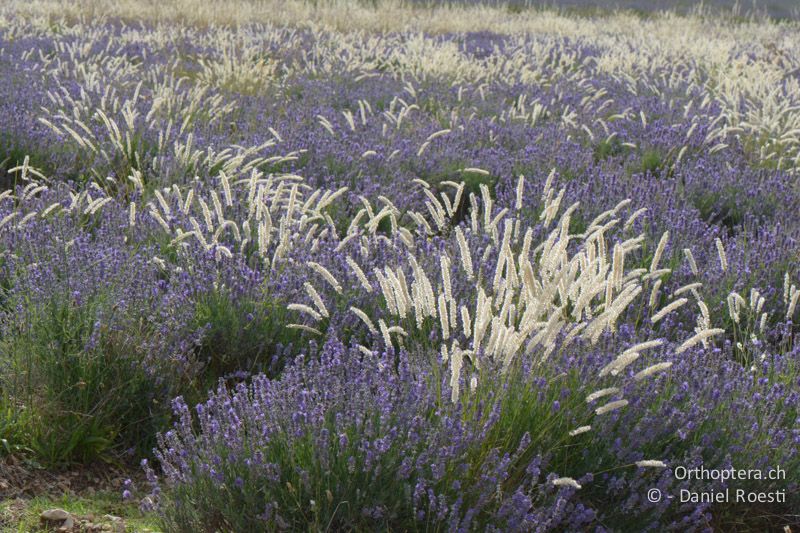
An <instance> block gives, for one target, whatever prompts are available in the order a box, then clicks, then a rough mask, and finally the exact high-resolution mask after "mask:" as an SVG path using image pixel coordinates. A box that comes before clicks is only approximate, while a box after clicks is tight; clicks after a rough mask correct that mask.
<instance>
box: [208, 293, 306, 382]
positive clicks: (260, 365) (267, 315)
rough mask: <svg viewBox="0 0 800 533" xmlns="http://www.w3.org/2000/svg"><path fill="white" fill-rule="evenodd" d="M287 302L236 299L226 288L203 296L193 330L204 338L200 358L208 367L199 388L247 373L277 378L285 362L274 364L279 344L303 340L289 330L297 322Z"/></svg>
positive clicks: (265, 298) (284, 344)
mask: <svg viewBox="0 0 800 533" xmlns="http://www.w3.org/2000/svg"><path fill="white" fill-rule="evenodd" d="M286 305H288V302H282V301H278V300H271V299H270V298H269V296H268V295H265V296H264V299H263V300H255V299H242V298H237V297H235V296H234V295H233V294H231V293H230V291H228V290H226V289H224V288H218V289H214V290H212V291H209V292H207V293H205V294H203V295H201V296H200V297H199V298H198V299H197V302H196V304H195V317H194V322H195V324H194V326H195V328H197V329H200V328H203V329H204V330H205V331H204V334H203V337H202V340H201V343H200V346H199V347H198V352H197V356H198V359H199V360H200V362H201V363H203V364H204V365H205V370H204V373H205V377H206V378H207V379H205V380H204V382H203V383H201V384H199V385H201V386H200V387H199V389H200V391H202V392H204V391H205V390H206V387H205V385H209V386H211V385H213V384H214V383H215V382H216V381H217V378H219V377H221V376H225V375H227V374H230V373H233V372H237V371H245V372H255V371H263V372H266V373H268V374H274V373H276V372H278V371H280V369H281V368H282V367H283V363H284V361H273V360H272V357H273V354H274V353H275V347H276V345H277V344H282V345H283V346H288V345H289V344H293V343H294V344H296V343H298V342H299V341H300V340H301V335H300V334H299V333H298V332H296V331H295V330H291V329H288V328H286V325H287V324H290V323H292V322H294V320H293V316H292V315H293V313H292V312H291V311H288V310H287V309H286Z"/></svg>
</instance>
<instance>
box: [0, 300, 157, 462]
mask: <svg viewBox="0 0 800 533" xmlns="http://www.w3.org/2000/svg"><path fill="white" fill-rule="evenodd" d="M14 304H15V307H16V308H17V309H19V307H20V305H21V307H22V310H23V311H22V315H21V316H20V317H19V318H20V320H18V321H17V323H16V327H15V328H13V331H12V332H11V333H10V334H9V335H7V336H6V337H4V338H3V339H2V340H0V348H2V350H0V352H2V354H3V360H2V364H3V365H4V366H5V367H6V368H7V370H6V371H5V372H4V373H3V375H2V377H0V394H2V404H3V405H4V406H7V407H11V408H13V410H14V411H15V412H16V414H15V416H14V417H13V418H11V420H10V421H9V417H8V416H4V426H5V428H4V433H7V434H9V433H10V434H11V437H12V438H13V439H14V443H15V444H14V446H16V447H18V448H19V447H24V448H28V449H30V450H32V451H33V452H34V453H35V455H36V457H37V458H38V459H39V460H40V461H41V462H43V463H45V464H60V463H69V462H74V461H80V462H87V461H91V460H95V459H98V458H102V457H105V456H107V454H108V453H110V452H112V451H115V450H119V449H120V448H127V447H139V448H140V449H142V450H147V449H149V447H150V446H152V444H153V442H154V441H153V436H154V435H155V432H156V431H157V430H158V429H160V428H161V427H163V424H164V423H165V422H166V420H167V419H168V415H167V412H166V408H165V406H164V405H162V404H159V398H162V399H163V397H164V396H168V395H166V394H164V391H162V390H161V387H160V386H159V385H158V384H157V383H155V382H154V381H155V380H154V379H153V377H152V376H151V375H150V374H149V373H148V371H147V370H146V369H145V367H144V361H145V360H147V354H145V353H142V351H141V350H142V347H143V346H144V345H145V343H144V342H142V337H143V336H146V335H154V334H155V332H154V331H151V330H150V329H149V328H148V327H147V326H146V325H138V327H140V328H141V329H139V330H137V329H136V327H135V325H134V324H130V325H128V326H127V327H121V328H119V329H111V328H108V327H107V326H105V325H102V324H100V322H99V321H98V316H100V315H101V314H102V313H103V312H106V313H108V312H110V309H111V307H112V306H111V305H110V302H107V301H104V300H103V298H102V297H98V298H95V299H91V300H89V301H87V302H82V303H78V302H76V301H74V300H72V299H71V298H69V297H66V296H65V295H58V294H54V295H53V297H52V299H51V300H50V301H49V302H48V303H47V304H46V305H44V306H36V305H33V304H31V303H30V302H26V301H16V302H14ZM4 438H7V437H4Z"/></svg>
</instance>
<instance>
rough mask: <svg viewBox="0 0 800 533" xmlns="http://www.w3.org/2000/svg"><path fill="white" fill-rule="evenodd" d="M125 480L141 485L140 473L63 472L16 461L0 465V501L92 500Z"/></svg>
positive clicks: (109, 468)
mask: <svg viewBox="0 0 800 533" xmlns="http://www.w3.org/2000/svg"><path fill="white" fill-rule="evenodd" d="M126 479H132V480H134V481H135V482H137V481H138V482H141V481H142V480H143V479H144V476H143V474H142V472H141V470H140V469H138V468H136V467H131V466H127V467H126V466H118V465H111V464H107V463H95V464H90V465H86V466H76V467H72V468H69V469H65V470H48V469H44V468H39V467H36V466H35V465H31V464H30V463H27V462H26V461H24V460H22V459H20V458H18V457H16V456H13V455H11V456H8V457H6V458H4V459H3V460H1V461H0V499H2V500H9V499H26V498H33V497H39V496H51V497H58V496H62V495H65V494H68V495H73V496H92V495H94V494H95V493H97V492H119V493H120V495H121V494H122V490H123V489H122V487H123V484H124V482H125V480H126Z"/></svg>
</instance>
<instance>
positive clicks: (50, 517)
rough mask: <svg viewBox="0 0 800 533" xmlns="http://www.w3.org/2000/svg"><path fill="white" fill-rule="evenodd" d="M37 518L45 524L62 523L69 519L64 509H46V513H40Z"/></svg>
mask: <svg viewBox="0 0 800 533" xmlns="http://www.w3.org/2000/svg"><path fill="white" fill-rule="evenodd" d="M39 518H40V519H41V520H43V521H45V522H63V521H64V520H66V519H67V518H70V515H69V513H68V512H66V511H65V510H64V509H48V510H47V511H42V514H40V515H39Z"/></svg>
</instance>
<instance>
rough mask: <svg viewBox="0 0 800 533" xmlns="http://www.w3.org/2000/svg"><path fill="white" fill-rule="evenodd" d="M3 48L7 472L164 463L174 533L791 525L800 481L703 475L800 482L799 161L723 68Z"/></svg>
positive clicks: (467, 37) (182, 33)
mask: <svg viewBox="0 0 800 533" xmlns="http://www.w3.org/2000/svg"><path fill="white" fill-rule="evenodd" d="M671 23H675V21H672V22H671ZM789 30H790V28H789V29H787V31H789ZM778 36H779V37H780V36H781V33H780V31H779V32H778ZM0 45H1V46H0V65H2V69H3V73H4V76H3V77H2V81H0V83H1V84H2V87H1V88H0V91H1V92H2V94H3V98H2V99H0V106H2V107H3V108H4V109H3V116H4V118H5V119H6V120H5V123H4V126H3V129H2V132H0V136H1V137H2V144H0V147H1V148H2V149H3V150H4V151H5V154H4V155H3V159H4V162H3V165H4V167H5V169H4V176H2V178H0V179H2V180H5V181H4V185H5V187H6V189H5V192H3V193H2V194H1V195H0V267H2V271H1V277H0V286H1V287H2V292H0V304H2V306H1V307H0V309H2V329H0V348H2V350H1V351H0V357H2V359H0V365H2V368H3V372H2V378H0V391H2V394H3V396H2V407H3V418H2V419H0V431H2V438H3V439H4V440H3V442H4V443H5V447H6V449H7V450H14V451H24V452H26V453H30V454H32V455H34V456H35V457H37V458H38V459H39V460H40V461H45V462H49V463H62V462H69V461H88V460H92V459H94V458H96V457H98V456H102V455H105V454H109V453H118V452H125V453H127V454H129V455H131V456H149V455H150V453H151V449H152V448H153V447H154V446H155V447H156V449H157V451H156V454H155V457H156V459H157V460H156V461H155V462H154V464H153V467H152V468H153V469H154V470H151V469H150V467H149V466H148V467H147V471H148V474H149V476H150V477H151V481H152V483H153V490H152V493H151V494H150V495H149V496H147V497H146V499H145V504H146V506H149V507H154V508H156V509H157V510H158V511H159V512H160V513H161V515H162V516H163V519H164V523H165V527H167V529H168V530H171V531H172V530H174V531H202V530H209V531H212V530H226V531H227V530H231V531H251V530H253V531H255V530H261V529H273V528H279V529H280V528H290V529H291V528H298V527H308V526H309V524H310V525H315V526H317V527H319V528H340V527H341V528H351V527H355V528H363V529H374V528H376V527H383V528H390V529H418V528H419V529H448V530H449V529H465V530H466V529H472V528H475V527H488V528H496V529H500V530H530V529H533V528H540V529H542V530H548V529H556V528H586V527H590V528H593V529H594V528H606V529H630V528H646V527H649V528H656V529H660V528H664V527H670V528H672V529H679V530H686V529H690V528H695V529H698V528H703V527H707V526H708V525H709V524H710V523H718V524H725V523H726V522H725V521H726V520H731V519H733V517H734V516H736V515H737V514H741V513H742V512H743V511H744V512H745V516H746V518H745V519H746V520H749V521H751V522H749V523H751V524H757V522H756V520H761V519H762V518H758V517H756V516H755V513H753V516H750V515H749V514H748V513H747V511H748V510H752V509H754V507H753V506H752V505H750V504H748V502H743V503H741V504H739V505H736V504H728V505H725V506H716V507H712V506H711V505H710V504H708V503H698V502H680V501H677V500H678V495H679V494H680V493H681V489H683V490H685V491H710V490H719V489H722V488H724V487H725V486H730V487H733V488H736V489H745V490H748V491H750V490H758V491H764V492H771V493H776V494H777V493H778V492H780V491H785V493H782V494H784V497H785V501H783V502H781V501H778V502H773V503H772V504H770V507H769V509H770V514H771V516H774V517H775V519H774V520H775V522H774V523H772V524H771V525H775V524H783V523H787V522H788V521H790V520H791V516H790V514H789V513H790V511H791V509H792V508H793V506H796V503H797V494H798V492H797V491H798V488H797V484H796V481H794V480H791V479H779V480H774V481H764V480H749V481H746V480H745V481H736V482H729V483H727V484H726V483H720V482H717V481H713V480H712V481H709V480H681V479H678V477H677V476H675V474H674V472H675V469H676V468H677V467H686V468H692V467H697V466H700V465H704V466H705V467H708V468H725V467H730V466H733V467H735V468H744V469H748V468H749V469H759V470H763V471H764V472H767V471H768V470H769V469H770V468H778V467H780V468H782V469H783V470H785V471H789V472H791V471H798V469H800V464H799V463H800V458H798V454H797V447H798V445H800V432H799V430H798V411H797V404H798V401H800V395H799V394H800V390H798V389H799V388H800V381H799V379H800V378H798V367H797V360H798V347H797V346H796V345H795V343H794V336H795V335H796V334H797V326H796V325H795V324H794V323H793V319H794V318H796V316H797V313H798V312H800V310H797V309H796V306H797V301H798V296H799V295H800V291H798V290H797V288H796V284H797V281H796V280H797V269H796V268H797V267H796V263H797V258H798V250H799V248H798V241H797V239H798V233H800V214H798V213H799V212H798V210H797V209H796V206H797V205H800V202H799V201H798V200H800V199H799V198H798V194H800V191H798V189H797V185H796V178H795V177H794V176H793V168H794V161H795V160H796V157H797V154H796V152H795V151H794V150H795V147H794V145H793V144H792V143H790V142H789V143H785V142H783V141H785V140H786V139H790V138H791V135H789V137H786V135H783V136H775V135H772V136H770V134H769V132H766V133H765V132H764V131H761V130H759V131H758V132H754V131H751V130H748V129H747V128H746V126H745V127H742V125H740V124H738V123H736V124H734V123H728V122H730V121H731V120H732V118H731V117H732V116H733V114H732V111H731V109H730V103H729V102H727V101H725V99H724V98H716V99H715V98H713V97H712V96H711V92H712V90H711V87H712V86H713V85H714V83H718V82H719V80H717V79H715V78H714V76H715V72H714V71H713V70H712V69H708V68H706V67H705V66H704V65H703V64H701V63H696V59H695V58H692V57H689V58H681V60H676V61H675V62H673V63H662V64H657V65H654V66H648V67H647V68H646V69H645V68H642V69H640V70H636V69H634V70H635V71H636V73H637V74H638V75H639V77H638V78H636V77H632V76H631V75H630V73H627V72H626V73H623V72H622V71H621V70H615V69H616V67H614V68H609V66H608V64H607V63H604V61H605V59H604V58H606V57H608V55H609V54H610V53H611V52H615V49H614V47H615V46H619V43H616V42H615V41H614V40H613V39H609V38H608V36H607V35H595V36H587V37H586V38H585V39H578V40H572V39H569V38H563V37H559V36H537V37H532V36H524V35H523V36H500V35H493V34H453V35H443V36H435V37H432V36H424V35H420V34H405V33H398V34H383V35H371V34H361V33H354V34H341V33H336V32H331V31H327V30H322V29H319V28H312V29H304V30H295V29H282V28H273V27H269V26H252V27H243V28H238V29H225V28H216V29H208V30H202V31H201V30H197V29H193V28H190V27H184V26H176V25H156V26H144V25H134V26H130V25H125V24H122V23H120V22H106V23H103V24H96V23H94V24H86V23H75V22H71V23H68V22H66V21H56V22H53V21H52V20H51V19H48V20H46V21H45V20H39V19H35V18H34V19H28V20H22V19H20V20H19V21H17V23H16V24H14V25H13V26H12V25H8V26H5V27H4V28H3V34H2V41H0ZM640 59H641V58H640ZM730 61H731V62H736V61H744V62H747V61H751V62H754V63H757V64H758V63H759V62H769V63H770V64H773V63H775V61H778V62H780V61H783V62H784V63H780V65H779V67H777V68H780V69H784V70H785V71H786V72H787V76H788V77H787V78H786V81H785V83H786V84H796V83H797V81H798V80H797V71H796V69H793V67H794V65H793V64H792V63H791V58H790V57H788V56H779V59H775V54H774V53H773V51H772V49H770V48H769V47H765V46H762V45H761V44H759V43H756V42H754V43H752V44H749V45H741V46H740V48H739V49H737V50H735V51H733V52H732V57H730ZM720 90H721V89H720ZM736 105H737V106H741V109H740V111H742V110H745V109H748V106H752V105H753V104H752V102H742V103H739V104H736ZM780 114H781V116H788V115H787V114H786V113H785V112H781V113H780ZM726 121H728V122H726ZM787 127H788V126H787ZM778 131H779V132H780V129H778ZM218 381H219V385H218V388H217V389H216V390H215V391H214V392H212V393H210V398H209V396H208V394H209V393H208V392H207V391H208V389H209V388H213V387H215V384H216V383H217V382H218ZM175 398H178V399H175ZM173 399H175V400H174V401H173ZM170 405H171V406H172V409H173V410H174V413H175V414H176V415H177V416H178V422H177V423H176V424H175V426H174V428H173V429H172V430H169V431H167V429H168V428H169V424H170V422H169V416H170ZM195 406H197V407H196V408H195ZM192 411H194V412H195V418H194V420H193V419H192V415H191V414H190V413H192ZM164 431H166V432H165V433H162V435H161V436H160V437H158V439H156V434H157V433H158V432H164ZM653 488H657V489H659V490H660V491H661V492H662V493H663V494H664V495H665V497H664V498H663V499H661V500H660V501H648V499H647V495H648V491H649V490H651V489H653ZM667 495H671V496H673V498H668V497H666V496H667ZM760 514H761V513H759V515H760ZM758 525H763V524H760V523H758ZM754 527H757V526H754Z"/></svg>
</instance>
